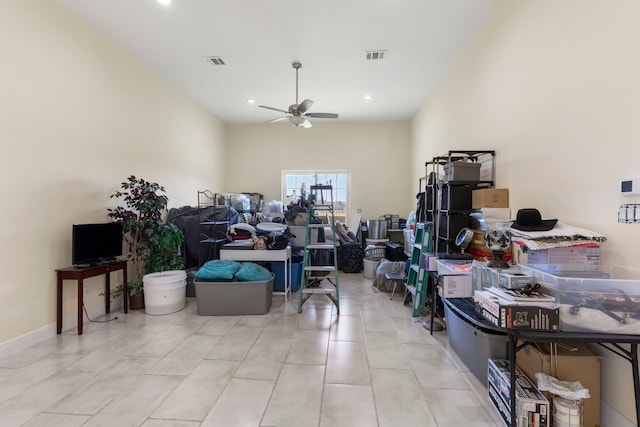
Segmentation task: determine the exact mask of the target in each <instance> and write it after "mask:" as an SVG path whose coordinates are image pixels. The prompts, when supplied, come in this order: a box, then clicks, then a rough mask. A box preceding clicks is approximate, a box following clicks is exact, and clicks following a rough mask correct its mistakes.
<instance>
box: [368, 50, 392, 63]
mask: <svg viewBox="0 0 640 427" xmlns="http://www.w3.org/2000/svg"><path fill="white" fill-rule="evenodd" d="M365 53H366V54H367V61H373V60H376V59H383V58H384V55H385V54H386V53H387V51H386V50H370V51H368V52H365Z"/></svg>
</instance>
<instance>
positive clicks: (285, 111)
mask: <svg viewBox="0 0 640 427" xmlns="http://www.w3.org/2000/svg"><path fill="white" fill-rule="evenodd" d="M258 107H260V108H266V109H267V110H273V111H279V112H281V113H287V114H288V113H289V112H288V111H287V110H281V109H280V108H273V107H267V106H266V105H258Z"/></svg>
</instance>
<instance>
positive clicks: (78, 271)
mask: <svg viewBox="0 0 640 427" xmlns="http://www.w3.org/2000/svg"><path fill="white" fill-rule="evenodd" d="M118 270H122V287H123V292H122V301H123V303H122V304H123V306H124V312H125V313H127V312H128V311H129V310H128V298H127V296H128V295H129V292H128V289H127V261H116V262H112V263H109V264H102V265H96V266H94V267H67V268H60V269H58V270H56V274H57V277H58V283H57V291H56V292H57V310H56V311H57V322H58V324H57V332H58V333H59V334H60V333H62V282H63V281H64V280H77V281H78V335H82V320H83V316H82V301H83V298H82V297H83V295H84V289H83V280H84V279H86V278H89V277H94V276H101V275H103V274H104V275H105V292H104V308H105V311H106V312H107V313H109V312H110V311H111V281H110V274H111V273H112V272H114V271H118Z"/></svg>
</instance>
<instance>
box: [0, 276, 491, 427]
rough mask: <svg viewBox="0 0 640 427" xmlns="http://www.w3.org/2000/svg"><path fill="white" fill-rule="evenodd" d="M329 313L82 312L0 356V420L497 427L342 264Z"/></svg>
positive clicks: (191, 306)
mask: <svg viewBox="0 0 640 427" xmlns="http://www.w3.org/2000/svg"><path fill="white" fill-rule="evenodd" d="M340 307H341V315H340V316H336V310H335V306H333V304H332V303H331V302H330V301H329V299H328V298H326V296H322V295H314V296H313V297H312V298H311V299H310V300H309V301H307V302H306V303H305V305H304V306H303V308H304V309H303V312H302V313H300V314H298V312H297V298H296V297H295V294H294V298H290V300H289V302H288V304H286V305H285V304H284V297H282V296H274V299H273V306H272V308H271V311H270V312H269V313H268V314H266V315H262V316H228V317H227V316H225V317H217V316H198V315H197V314H196V301H195V299H193V298H188V299H187V307H186V308H185V309H184V310H182V311H180V312H178V313H173V314H169V315H163V316H149V315H146V314H145V313H144V310H143V311H133V312H130V313H129V314H127V315H125V314H123V313H122V312H120V313H115V315H117V316H118V317H119V319H118V320H116V321H113V322H109V323H91V322H85V332H84V334H83V335H81V336H78V335H76V330H75V328H73V329H69V330H66V331H64V332H63V334H62V335H58V336H55V337H52V338H51V339H48V340H46V341H44V342H42V343H39V344H37V345H35V346H33V347H31V348H29V349H27V350H25V351H22V352H20V353H19V354H12V355H4V356H2V357H0V426H5V427H13V426H28V427H35V426H43V427H45V426H46V427H56V426H61V427H76V426H86V427H89V426H92V427H93V426H99V427H106V426H117V427H125V426H143V427H197V426H201V427H210V426H220V427H234V426H242V427H253V426H256V427H257V426H262V427H272V426H273V427H276V426H278V427H285V426H292V427H306V426H313V427H341V426H345V427H358V426H363V427H373V426H380V427H383V426H384V427H386V426H389V427H399V426H402V427H409V426H421V427H436V426H437V427H459V426H474V427H485V426H491V427H497V426H503V423H502V421H501V419H500V418H499V415H498V414H497V412H495V410H494V409H493V408H492V407H491V404H490V402H489V400H488V398H487V397H486V390H485V388H484V387H483V386H482V385H481V384H480V382H478V381H477V380H476V379H475V377H474V376H473V375H472V374H471V373H470V372H469V371H468V369H467V368H466V367H465V366H464V365H463V364H462V363H461V362H460V360H459V359H458V358H457V356H456V355H455V353H453V351H452V350H449V349H448V347H447V339H446V332H434V335H433V336H430V335H429V331H428V330H425V329H424V328H423V327H422V325H421V323H419V322H417V320H420V319H416V318H412V317H411V310H410V308H409V307H408V306H404V305H403V303H402V295H401V294H398V293H396V297H395V298H394V299H393V300H390V298H389V294H388V293H384V292H378V291H377V289H374V288H372V287H371V280H370V279H366V278H364V277H363V276H362V274H341V276H340Z"/></svg>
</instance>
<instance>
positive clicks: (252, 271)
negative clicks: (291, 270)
mask: <svg viewBox="0 0 640 427" xmlns="http://www.w3.org/2000/svg"><path fill="white" fill-rule="evenodd" d="M236 279H237V280H238V281H239V282H261V281H265V280H269V279H271V272H270V271H269V270H267V269H266V268H264V267H262V266H260V265H258V264H256V263H253V262H244V263H242V265H241V266H240V269H239V270H238V271H237V272H236Z"/></svg>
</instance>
